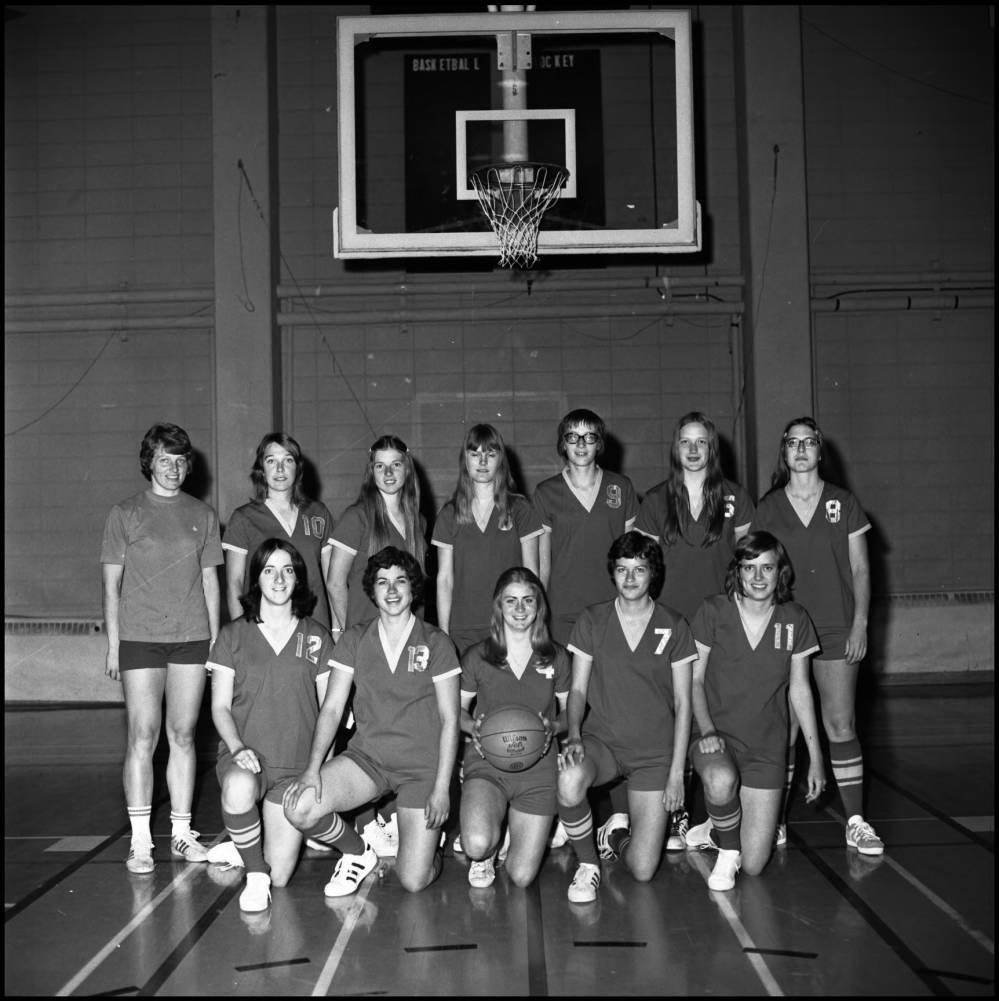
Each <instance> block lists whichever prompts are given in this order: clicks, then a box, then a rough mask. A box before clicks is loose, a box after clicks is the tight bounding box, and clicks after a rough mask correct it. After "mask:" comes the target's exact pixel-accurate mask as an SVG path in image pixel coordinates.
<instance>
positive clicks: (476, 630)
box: [432, 424, 544, 653]
mask: <svg viewBox="0 0 999 1001" xmlns="http://www.w3.org/2000/svg"><path fill="white" fill-rule="evenodd" d="M543 534H544V529H543V528H542V527H541V519H540V518H539V517H538V515H537V513H536V512H535V510H534V506H533V505H532V504H531V502H530V501H529V500H528V499H527V498H526V497H524V496H523V495H522V494H519V493H516V492H515V488H514V483H513V478H512V477H511V475H510V464H509V461H508V460H507V454H506V446H505V445H504V443H503V437H502V435H501V434H500V433H499V431H497V430H496V428H494V427H493V426H492V425H491V424H476V425H474V426H473V427H471V428H469V430H468V433H467V434H466V435H465V441H464V444H463V445H462V448H461V453H460V454H459V456H458V484H457V486H456V487H455V491H454V496H453V497H452V498H451V499H450V500H449V501H448V502H447V503H446V504H445V505H444V507H443V508H441V511H440V514H439V515H438V516H437V521H436V522H435V524H434V533H433V539H432V542H433V544H434V545H435V546H436V547H437V550H438V556H437V560H438V562H437V624H438V625H439V626H440V628H441V629H443V630H444V632H446V633H447V634H448V635H449V636H450V637H451V641H452V642H453V643H454V645H455V646H456V647H457V648H458V652H459V653H461V652H462V651H464V650H467V649H468V648H469V647H470V646H471V645H472V644H473V643H477V642H478V641H479V640H482V639H485V638H486V637H488V636H490V635H491V629H492V626H491V624H490V621H489V617H488V612H487V609H489V608H490V607H491V605H492V599H493V597H494V596H493V593H492V587H493V585H492V583H491V582H492V581H495V580H496V578H497V577H498V576H499V575H500V574H501V573H502V572H503V571H504V570H506V569H507V568H508V567H515V566H522V567H526V568H527V569H528V570H530V571H531V572H532V573H534V574H537V572H538V540H539V538H540V537H541V536H542V535H543Z"/></svg>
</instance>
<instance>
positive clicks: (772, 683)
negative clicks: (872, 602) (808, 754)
mask: <svg viewBox="0 0 999 1001" xmlns="http://www.w3.org/2000/svg"><path fill="white" fill-rule="evenodd" d="M691 628H692V629H693V632H694V639H695V640H696V642H698V643H700V644H701V645H702V646H706V647H709V648H710V649H711V654H710V657H709V658H708V666H707V671H706V672H705V675H704V693H705V696H706V698H707V702H708V712H709V713H710V714H711V722H712V723H714V726H715V729H716V730H719V731H721V732H722V733H728V734H731V735H732V736H733V737H737V738H738V739H739V740H740V741H742V742H743V743H744V744H745V745H746V746H747V747H751V748H764V747H765V748H773V749H774V750H775V751H781V752H783V750H784V746H785V745H786V744H787V734H788V709H787V689H788V683H789V681H790V678H791V657H792V656H796V655H809V654H812V653H814V652H815V651H816V650H818V648H819V644H818V640H817V638H816V635H815V629H814V628H813V626H812V623H811V620H810V619H809V618H808V613H807V612H806V611H805V610H804V608H802V607H801V605H799V604H797V603H796V602H793V601H788V602H785V603H784V604H781V605H775V606H774V609H773V615H772V616H771V619H770V622H769V624H768V625H767V628H766V629H765V630H764V633H763V636H762V638H761V639H760V642H759V643H758V644H757V646H756V648H755V649H754V648H753V647H752V646H750V643H749V639H748V638H747V636H746V630H745V629H744V628H743V625H742V619H741V618H740V616H739V610H738V608H737V607H736V604H735V602H734V601H730V600H729V598H728V596H727V595H724V594H722V595H715V596H714V597H712V598H708V599H707V600H706V601H705V602H704V603H703V604H702V605H701V607H700V608H699V609H698V610H697V614H696V615H695V616H694V621H693V623H692V625H691ZM693 730H694V732H695V733H697V732H698V730H697V722H696V719H695V721H694V723H693Z"/></svg>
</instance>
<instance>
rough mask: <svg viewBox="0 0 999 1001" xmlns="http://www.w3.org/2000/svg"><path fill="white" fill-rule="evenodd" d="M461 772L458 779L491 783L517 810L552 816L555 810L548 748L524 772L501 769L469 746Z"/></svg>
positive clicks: (553, 766) (552, 764)
mask: <svg viewBox="0 0 999 1001" xmlns="http://www.w3.org/2000/svg"><path fill="white" fill-rule="evenodd" d="M462 772H463V778H462V782H468V781H469V780H470V779H483V780H484V781H485V782H491V783H492V784H493V785H494V786H496V788H497V789H499V791H500V792H501V793H502V794H503V795H504V796H505V797H506V801H507V802H508V803H509V804H510V806H512V807H513V808H514V809H515V810H519V811H520V812H521V813H529V814H532V815H534V816H538V817H554V816H555V813H556V812H557V810H558V800H557V799H556V796H555V784H556V781H557V776H558V772H557V766H556V764H555V751H554V749H553V748H549V749H548V754H546V755H545V757H543V758H542V759H541V760H540V761H539V762H538V763H537V764H536V765H534V766H532V767H531V768H528V769H527V770H526V771H523V772H504V771H501V770H500V769H499V768H496V767H495V766H494V765H491V764H490V763H489V762H488V761H484V760H483V759H482V758H480V757H479V752H478V751H476V750H475V748H474V747H473V748H471V749H470V750H469V752H468V754H466V756H465V760H464V763H463V767H462Z"/></svg>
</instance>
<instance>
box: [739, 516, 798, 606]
mask: <svg viewBox="0 0 999 1001" xmlns="http://www.w3.org/2000/svg"><path fill="white" fill-rule="evenodd" d="M771 552H772V553H776V554H777V590H776V591H775V592H774V600H775V601H776V602H777V604H778V605H783V604H784V602H786V601H792V600H793V598H794V595H793V593H792V592H793V589H794V567H792V566H791V557H790V556H788V555H787V550H786V549H785V548H784V545H783V543H782V542H781V541H780V539H778V538H777V536H776V535H771V534H770V533H769V532H763V531H757V532H747V533H746V534H745V535H743V536H742V537H741V538H739V539H736V542H735V551H734V552H733V554H732V560H731V562H730V563H729V565H728V570H727V571H726V572H725V593H726V594H727V595H728V598H729V601H732V600H733V597H734V595H736V594H739V595H744V594H745V593H746V592H745V590H744V589H743V586H742V576H741V575H740V573H739V567H740V566H741V565H742V564H743V563H744V562H746V561H747V560H755V559H757V558H758V557H760V556H762V555H763V554H764V553H771Z"/></svg>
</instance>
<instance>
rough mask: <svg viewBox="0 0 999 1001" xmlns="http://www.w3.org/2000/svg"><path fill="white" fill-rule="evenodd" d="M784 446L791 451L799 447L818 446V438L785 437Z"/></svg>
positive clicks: (795, 450)
mask: <svg viewBox="0 0 999 1001" xmlns="http://www.w3.org/2000/svg"><path fill="white" fill-rule="evenodd" d="M784 447H785V448H789V449H791V451H792V452H797V451H798V449H799V448H818V447H819V439H818V438H785V439H784Z"/></svg>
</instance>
